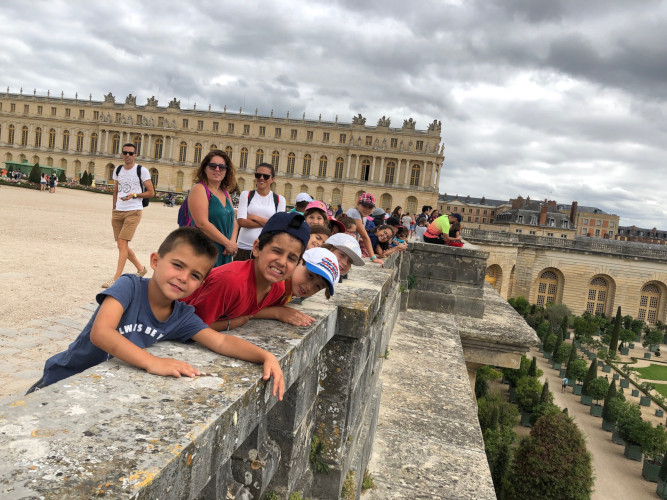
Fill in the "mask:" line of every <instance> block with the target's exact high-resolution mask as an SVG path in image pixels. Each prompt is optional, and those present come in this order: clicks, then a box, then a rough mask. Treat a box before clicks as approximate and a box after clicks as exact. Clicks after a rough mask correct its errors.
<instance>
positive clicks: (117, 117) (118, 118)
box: [65, 109, 121, 123]
mask: <svg viewBox="0 0 667 500" xmlns="http://www.w3.org/2000/svg"><path fill="white" fill-rule="evenodd" d="M65 111H67V112H69V109H66V110H65ZM65 114H67V113H65ZM67 116H69V115H67ZM120 117H121V114H120V113H116V123H120Z"/></svg>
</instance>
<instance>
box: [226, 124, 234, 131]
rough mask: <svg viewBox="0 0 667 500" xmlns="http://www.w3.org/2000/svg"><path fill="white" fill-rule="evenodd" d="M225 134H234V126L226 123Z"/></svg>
mask: <svg viewBox="0 0 667 500" xmlns="http://www.w3.org/2000/svg"><path fill="white" fill-rule="evenodd" d="M227 133H228V134H233V133H234V124H233V123H228V124H227Z"/></svg>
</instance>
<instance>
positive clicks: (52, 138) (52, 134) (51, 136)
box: [49, 128, 56, 149]
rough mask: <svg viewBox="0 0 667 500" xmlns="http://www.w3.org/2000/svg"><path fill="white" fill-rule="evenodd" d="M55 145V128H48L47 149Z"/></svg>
mask: <svg viewBox="0 0 667 500" xmlns="http://www.w3.org/2000/svg"><path fill="white" fill-rule="evenodd" d="M55 147H56V130H55V129H53V128H52V129H51V130H49V149H53V148H55Z"/></svg>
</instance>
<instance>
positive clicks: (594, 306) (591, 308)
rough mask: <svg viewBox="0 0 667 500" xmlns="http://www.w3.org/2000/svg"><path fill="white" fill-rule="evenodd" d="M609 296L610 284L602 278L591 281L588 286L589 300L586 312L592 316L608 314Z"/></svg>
mask: <svg viewBox="0 0 667 500" xmlns="http://www.w3.org/2000/svg"><path fill="white" fill-rule="evenodd" d="M608 294H609V283H607V280H605V279H604V278H601V277H596V278H593V279H592V280H591V282H590V283H589V285H588V300H587V301H586V311H588V312H589V313H591V314H595V315H600V314H604V313H606V312H607V307H606V306H607V296H608Z"/></svg>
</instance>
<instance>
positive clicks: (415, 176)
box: [410, 164, 421, 186]
mask: <svg viewBox="0 0 667 500" xmlns="http://www.w3.org/2000/svg"><path fill="white" fill-rule="evenodd" d="M420 174H421V166H419V165H417V164H415V165H412V170H410V185H411V186H419V175H420Z"/></svg>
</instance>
